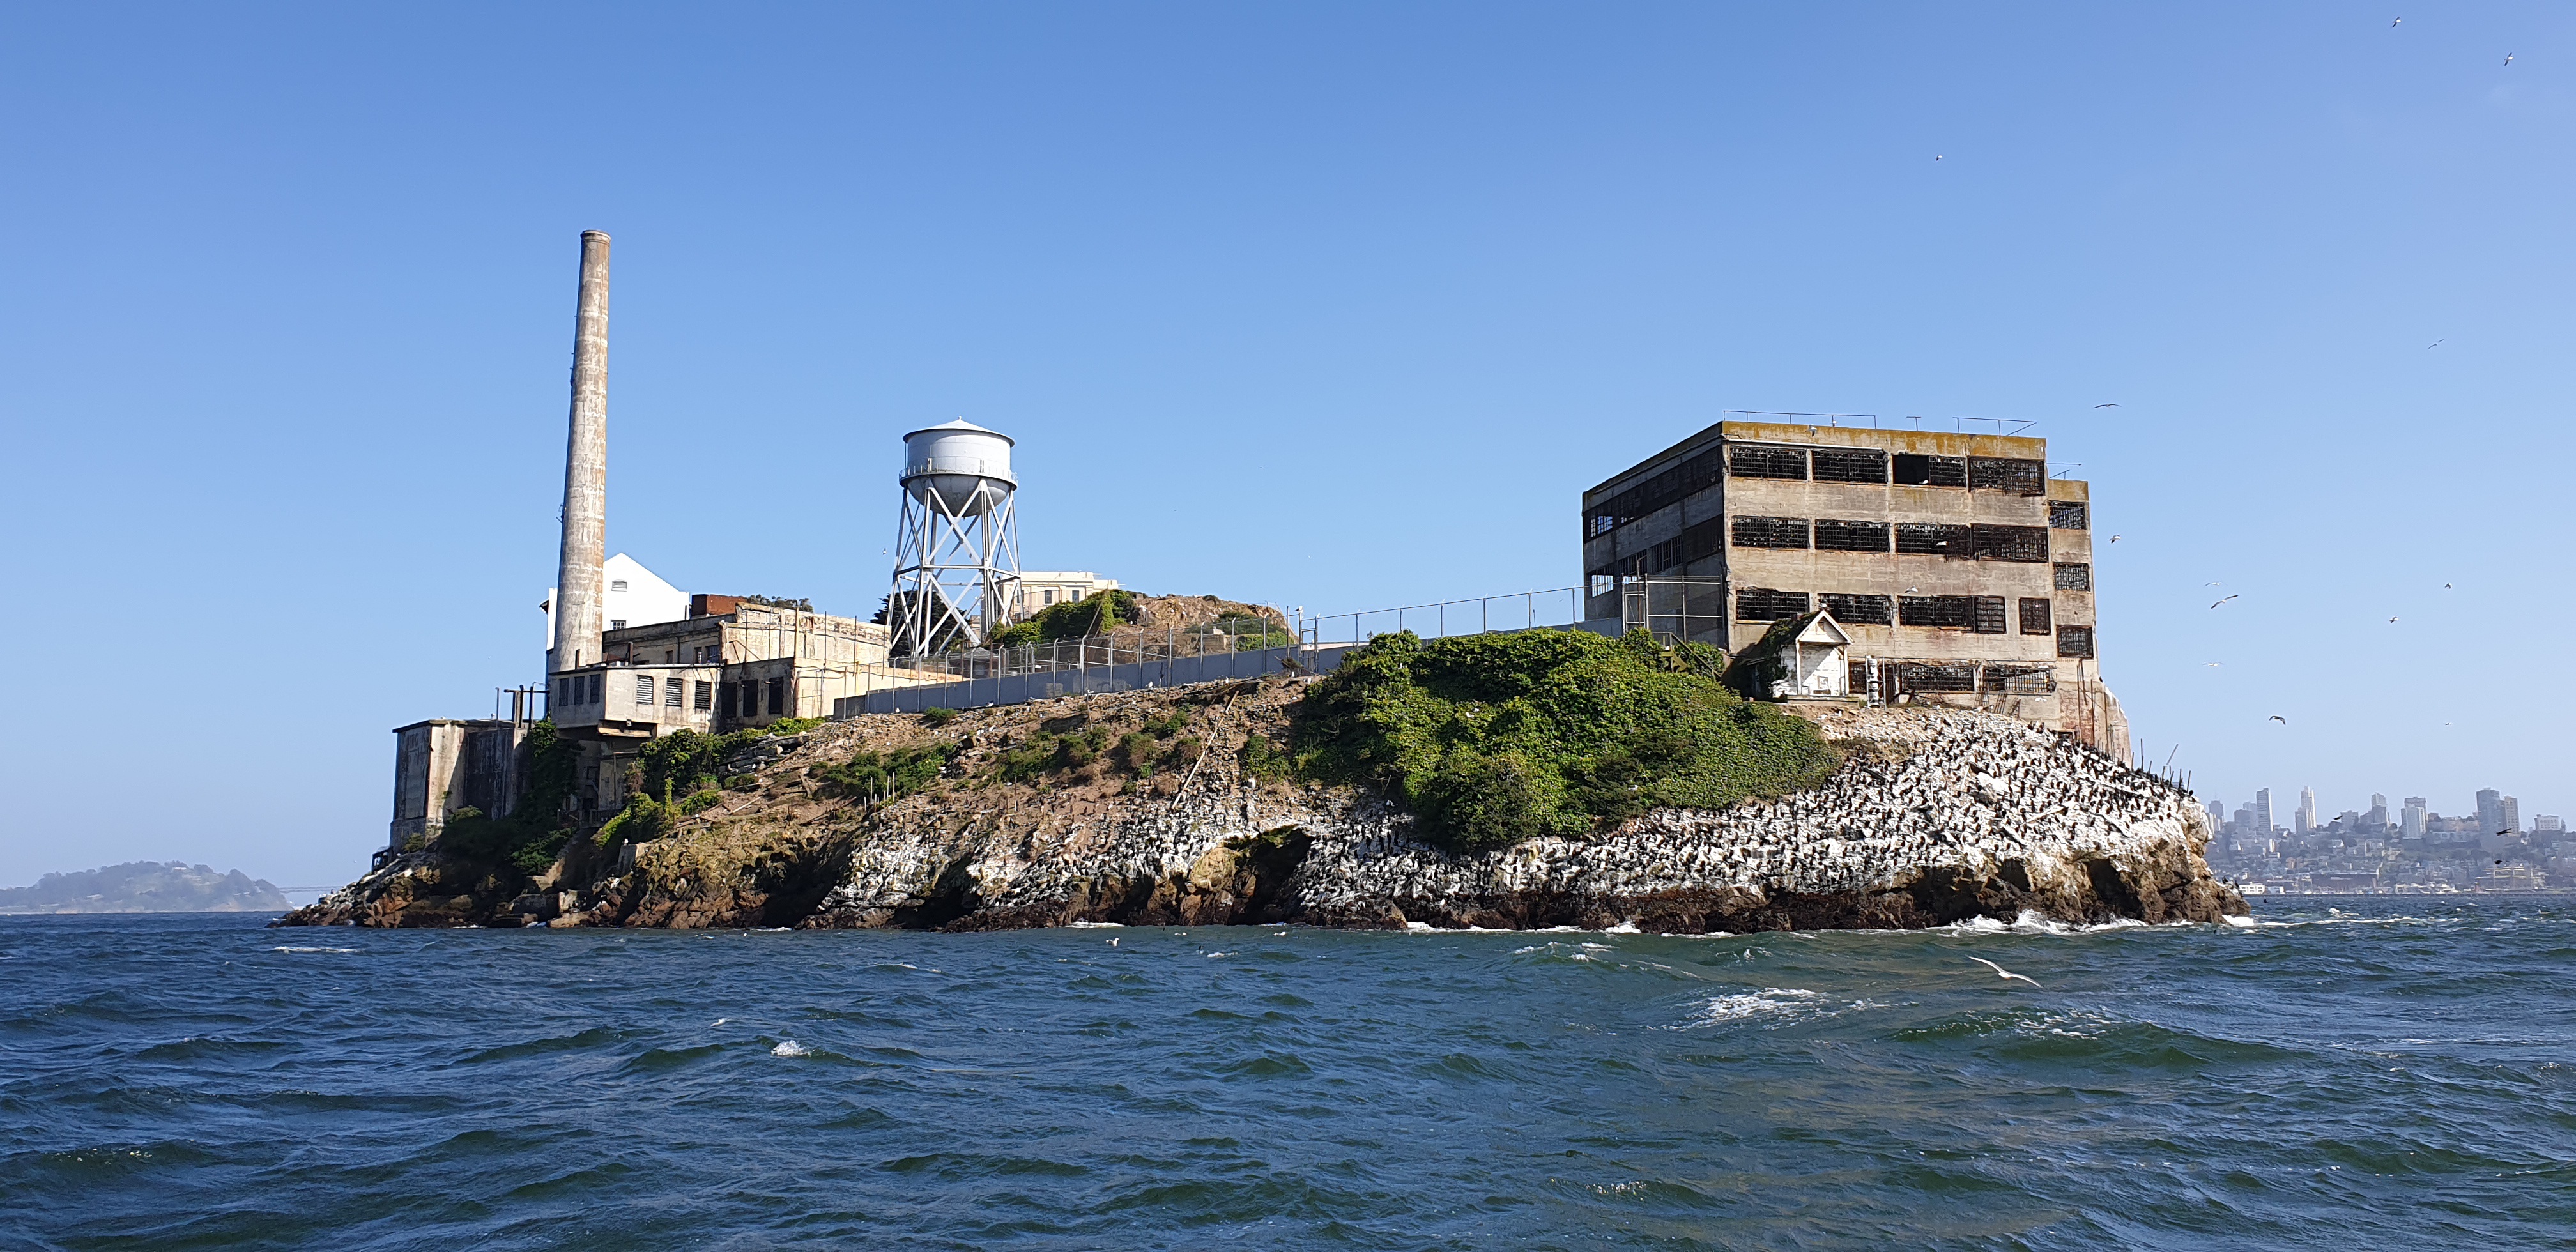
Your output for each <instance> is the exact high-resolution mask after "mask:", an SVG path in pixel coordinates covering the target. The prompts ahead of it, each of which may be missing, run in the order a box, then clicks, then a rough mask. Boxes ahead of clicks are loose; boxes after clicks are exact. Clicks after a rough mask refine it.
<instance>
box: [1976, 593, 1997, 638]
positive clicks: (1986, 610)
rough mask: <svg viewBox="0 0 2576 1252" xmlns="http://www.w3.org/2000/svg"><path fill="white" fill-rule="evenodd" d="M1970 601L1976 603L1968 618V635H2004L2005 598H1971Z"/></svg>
mask: <svg viewBox="0 0 2576 1252" xmlns="http://www.w3.org/2000/svg"><path fill="white" fill-rule="evenodd" d="M1969 599H1971V600H1974V601H1976V603H1975V605H1974V606H1972V608H1971V612H1970V615H1969V618H1968V633H1970V634H1974V635H2000V634H2002V633H2004V598H2003V597H2002V596H1970V597H1969Z"/></svg>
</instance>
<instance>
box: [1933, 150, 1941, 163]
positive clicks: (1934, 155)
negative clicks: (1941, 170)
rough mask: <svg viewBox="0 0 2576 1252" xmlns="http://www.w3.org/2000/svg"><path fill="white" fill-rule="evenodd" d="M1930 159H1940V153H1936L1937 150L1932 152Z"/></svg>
mask: <svg viewBox="0 0 2576 1252" xmlns="http://www.w3.org/2000/svg"><path fill="white" fill-rule="evenodd" d="M1932 159H1933V160H1935V161H1938V160H1940V159H1941V154H1940V153H1938V152H1935V153H1933V154H1932Z"/></svg>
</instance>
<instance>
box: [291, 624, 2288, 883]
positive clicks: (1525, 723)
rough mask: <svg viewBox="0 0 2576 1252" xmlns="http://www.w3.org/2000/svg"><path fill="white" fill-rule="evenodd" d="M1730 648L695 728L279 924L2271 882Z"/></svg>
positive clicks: (1557, 642)
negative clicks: (1808, 698)
mask: <svg viewBox="0 0 2576 1252" xmlns="http://www.w3.org/2000/svg"><path fill="white" fill-rule="evenodd" d="M1725 671H1726V658H1725V657H1724V655H1723V654H1722V653H1719V652H1717V650H1715V649H1713V648H1705V647H1700V646H1697V645H1690V644H1683V645H1677V646H1664V645H1659V644H1656V643H1655V642H1653V641H1652V640H1651V639H1648V638H1646V637H1645V636H1643V635H1635V636H1631V637H1630V638H1628V639H1624V640H1612V639H1605V638H1601V637H1599V636H1594V635H1587V634H1582V633H1580V632H1568V631H1540V632H1528V633H1522V634H1510V635H1487V636H1470V637H1465V638H1459V639H1445V640H1438V641H1433V642H1430V643H1424V642H1422V641H1420V640H1417V639H1415V638H1413V637H1412V636H1410V635H1394V636H1386V637H1381V638H1380V639H1379V640H1378V641H1376V642H1375V643H1373V644H1372V645H1370V646H1369V647H1368V648H1365V649H1362V650H1361V651H1359V652H1357V653H1354V654H1353V655H1352V656H1351V658H1349V659H1348V660H1346V661H1345V662H1344V663H1343V665H1342V666H1341V667H1340V668H1339V669H1337V670H1336V671H1334V672H1333V673H1332V674H1330V675H1327V676H1322V677H1315V676H1310V675H1300V674H1283V675H1281V676H1278V677H1274V678H1268V679H1262V680H1257V681H1238V682H1227V683H1208V684H1200V685H1195V686H1189V687H1179V688H1169V689H1161V690H1141V691H1128V692H1120V693H1115V694H1095V695H1077V696H1066V697H1062V698H1058V699H1051V700H1044V701H1038V702H1033V703H1029V704H1022V705H1012V706H1004V707H996V708H990V709H980V710H972V711H965V712H954V713H952V712H949V711H946V710H933V711H932V712H930V713H927V714H923V715H876V716H861V717H855V718H851V719H849V720H845V721H839V722H830V723H824V724H819V725H794V724H790V725H788V726H786V727H785V728H784V729H785V731H786V733H774V734H765V733H759V732H741V733H737V734H734V735H725V736H701V735H695V734H692V733H687V732H683V733H682V734H678V735H673V736H670V737H668V738H666V739H662V740H656V741H655V746H654V748H653V749H651V750H648V751H647V752H646V753H645V754H644V757H643V759H642V762H641V764H640V766H639V767H638V773H639V774H640V775H641V776H640V777H638V778H635V779H633V780H632V781H633V782H634V783H635V784H636V785H635V786H634V787H633V788H632V791H633V792H634V793H635V794H637V795H639V796H640V797H644V798H639V799H637V800H635V801H633V802H631V803H630V804H629V805H628V806H627V807H626V808H625V809H624V810H622V811H620V812H618V813H617V814H614V815H612V816H610V817H608V818H607V819H606V820H605V821H603V822H600V823H598V824H597V825H595V826H593V827H590V828H587V829H583V828H569V827H567V828H558V829H555V830H551V831H538V830H534V829H532V828H530V827H529V826H527V825H525V824H523V825H522V826H520V827H518V828H510V827H509V826H508V824H507V823H503V822H487V823H480V824H479V825H478V824H476V823H471V822H467V823H457V824H453V825H451V826H450V828H449V830H448V831H447V832H446V833H445V834H442V835H441V836H440V837H439V838H438V839H437V840H436V841H434V842H432V843H429V844H428V845H427V846H424V847H421V848H418V849H416V850H410V851H406V852H403V853H401V854H399V855H396V856H394V857H392V858H390V859H388V860H387V861H386V862H385V863H384V864H382V865H380V866H379V867H377V868H376V869H375V870H373V871H371V872H370V873H369V874H368V875H367V876H366V877H364V878H362V879H360V880H358V881H357V882H355V883H352V884H351V885H350V886H348V887H347V888H344V889H342V890H340V891H337V892H334V893H332V894H330V895H328V896H326V897H324V898H323V899H322V900H321V901H320V902H318V903H316V904H314V905H312V906H310V907H307V908H303V909H299V910H296V911H295V912H294V913H292V914H290V915H288V916H287V917H286V918H285V919H283V920H282V921H281V923H280V924H282V925H332V924H354V925H365V926H529V925H550V926H557V927H571V926H659V927H746V926H772V927H774V926H794V927H807V928H851V927H887V928H913V929H945V930H987V929H1002V928H1012V927H1028V926H1060V925H1069V924H1073V923H1079V922H1118V923H1126V924H1165V923H1178V924H1190V925H1210V924H1224V923H1295V924H1307V925H1319V926H1338V927H1369V928H1403V927H1409V926H1416V927H1418V926H1431V927H1489V928H1536V927H1548V926H1575V927H1582V928H1590V929H1610V928H1617V927H1635V928H1638V929H1642V930H1651V931H1662V932H1670V933H1701V932H1710V931H1733V932H1742V931H1752V930H1780V929H1812V928H1904V927H1925V926H1936V925H1944V924H1951V923H1956V922H1959V921H1962V920H1965V919H1969V918H1973V917H1990V918H1997V919H2002V920H2011V919H2014V918H2017V917H2019V916H2021V915H2023V914H2025V913H2035V914H2037V915H2040V916H2042V917H2046V918H2052V919H2058V920H2062V921H2068V922H2101V921H2110V920H2114V919H2120V918H2129V919H2135V920H2138V921H2144V922H2150V923H2156V922H2186V921H2187V922H2215V921H2219V920H2221V919H2222V918H2223V917H2225V916H2226V915H2229V914H2238V913H2243V912H2244V911H2245V905H2244V902H2243V901H2242V900H2241V899H2239V898H2238V897H2237V896H2236V894H2235V893H2234V892H2233V891H2232V890H2230V889H2229V888H2228V887H2227V886H2226V885H2224V884H2223V883H2221V882H2219V881H2218V880H2217V879H2216V878H2215V877H2213V876H2212V874H2211V873H2210V870H2209V867H2208V864H2207V862H2206V861H2205V860H2204V859H2203V851H2204V849H2205V846H2206V843H2207V840H2208V830H2207V824H2206V823H2207V818H2206V816H2205V815H2204V814H2203V812H2202V810H2201V809H2200V807H2199V806H2198V804H2197V803H2196V802H2195V801H2194V799H2193V798H2192V796H2191V794H2190V793H2189V792H2188V791H2186V790H2184V789H2183V788H2181V787H2178V786H2176V785H2174V784H2172V783H2170V782H2168V781H2166V780H2164V779H2162V778H2159V777H2157V776H2155V775H2153V774H2150V773H2146V772H2143V771H2140V770H2135V769H2131V768H2128V767H2127V766H2125V765H2123V764H2121V763H2120V762H2117V761H2114V760H2111V759H2109V758H2107V757H2104V756H2102V755H2100V754H2098V753H2096V752H2094V751H2092V750H2091V749H2089V748H2086V747H2083V746H2081V745H2079V744H2076V743H2074V742H2073V741H2071V740H2069V739H2067V738H2065V737H2063V736H2061V735H2057V734H2053V733H2050V732H2049V731H2046V730H2043V729H2039V728H2036V727H2033V726H2031V725H2029V724H2027V723H2024V722H2021V721H2018V720H2015V719H2012V718H2007V717H2001V716H1996V715H1992V714H1986V713H1979V712H1974V711H1963V710H1952V709H1943V708H1938V707H1898V708H1866V707H1854V706H1851V705H1825V706H1817V707H1813V708H1808V709H1804V710H1802V711H1798V712H1792V711H1787V710H1784V709H1783V708H1782V707H1781V706H1778V705H1772V704H1765V703H1760V702H1755V701H1750V700H1746V699H1743V698H1741V697H1740V696H1738V695H1736V694H1735V693H1734V692H1732V691H1730V690H1729V689H1728V687H1727V685H1726V683H1725V679H1726V672H1725ZM539 751H540V753H541V754H542V752H543V745H542V744H540V746H539ZM543 776H544V771H543V770H542V769H538V770H535V771H532V777H533V778H534V779H535V781H533V782H532V783H531V784H530V785H531V786H532V787H543V786H545V785H546V784H545V782H544V777H543ZM557 794H558V795H559V794H560V793H557ZM653 797H662V798H659V799H657V798H653ZM534 807H535V808H536V809H537V811H547V812H552V811H556V810H550V809H547V808H545V807H544V806H543V805H538V806H534Z"/></svg>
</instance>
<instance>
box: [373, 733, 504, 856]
mask: <svg viewBox="0 0 2576 1252" xmlns="http://www.w3.org/2000/svg"><path fill="white" fill-rule="evenodd" d="M526 736H527V723H525V722H508V721H495V720H490V719H484V718H476V719H472V720H456V719H450V718H443V717H439V718H431V719H430V720H428V721H425V722H413V723H412V724H411V725H409V726H403V727H398V728H396V729H395V731H394V820H393V827H392V830H391V832H390V834H389V836H388V838H387V839H386V841H385V846H386V847H387V848H389V849H399V848H401V847H402V846H403V845H404V844H405V843H408V842H410V841H411V839H412V838H413V837H414V836H420V837H424V838H436V837H437V835H438V832H439V831H441V830H444V829H446V827H447V822H448V819H449V818H451V817H454V816H455V815H456V814H457V813H459V812H462V811H463V810H465V809H469V808H470V809H477V810H480V811H481V812H482V813H483V814H484V815H485V816H488V817H506V816H508V815H509V813H510V809H511V806H512V804H513V803H514V802H515V801H516V800H517V798H518V795H519V742H520V740H522V739H524V738H525V737H526Z"/></svg>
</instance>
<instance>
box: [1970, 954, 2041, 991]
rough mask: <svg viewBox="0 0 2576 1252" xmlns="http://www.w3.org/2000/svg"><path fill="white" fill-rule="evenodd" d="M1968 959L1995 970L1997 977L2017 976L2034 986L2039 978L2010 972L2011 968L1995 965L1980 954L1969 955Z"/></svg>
mask: <svg viewBox="0 0 2576 1252" xmlns="http://www.w3.org/2000/svg"><path fill="white" fill-rule="evenodd" d="M1968 959H1969V960H1971V961H1975V962H1976V963H1977V964H1979V965H1983V966H1985V967H1986V968H1987V969H1990V970H1993V971H1995V977H1997V978H2018V979H2020V980H2022V981H2023V982H2026V983H2029V984H2030V985H2031V986H2034V987H2036V986H2039V980H2038V979H2036V978H2033V977H2031V976H2030V975H2028V974H2016V973H2014V972H2012V971H2011V970H2008V969H2005V968H2004V967H2003V966H2001V965H1997V964H1995V963H1994V962H1992V961H1989V960H1987V959H1986V958H1984V957H1982V956H1972V957H1969V958H1968Z"/></svg>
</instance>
